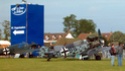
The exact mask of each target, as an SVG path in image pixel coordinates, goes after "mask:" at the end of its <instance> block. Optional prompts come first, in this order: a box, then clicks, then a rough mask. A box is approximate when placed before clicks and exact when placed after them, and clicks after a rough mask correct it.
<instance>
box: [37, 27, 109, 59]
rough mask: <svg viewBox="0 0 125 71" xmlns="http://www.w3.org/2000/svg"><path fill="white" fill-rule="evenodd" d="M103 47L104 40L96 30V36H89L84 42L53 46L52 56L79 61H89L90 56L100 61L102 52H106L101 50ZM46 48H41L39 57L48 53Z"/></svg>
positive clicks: (78, 41)
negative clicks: (77, 59)
mask: <svg viewBox="0 0 125 71" xmlns="http://www.w3.org/2000/svg"><path fill="white" fill-rule="evenodd" d="M103 45H104V40H103V39H102V36H101V32H100V29H99V30H98V35H90V36H88V37H87V38H86V40H77V41H75V42H72V43H69V44H65V43H64V45H60V46H54V50H55V52H54V54H55V56H57V57H60V56H62V55H63V56H64V58H66V57H72V58H79V59H89V58H90V57H91V56H95V59H96V60H101V56H102V53H101V52H102V51H103V50H107V49H106V48H102V46H103ZM48 49H49V48H47V47H44V48H41V50H40V52H39V53H40V55H41V57H43V56H44V54H45V53H48Z"/></svg>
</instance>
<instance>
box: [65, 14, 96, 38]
mask: <svg viewBox="0 0 125 71" xmlns="http://www.w3.org/2000/svg"><path fill="white" fill-rule="evenodd" d="M63 24H64V32H69V31H70V33H72V35H73V36H74V37H77V36H78V35H79V34H80V33H90V32H91V33H93V32H95V28H96V24H95V23H94V22H93V21H92V20H88V19H80V20H77V19H76V16H75V15H73V14H71V15H70V16H66V17H64V22H63Z"/></svg>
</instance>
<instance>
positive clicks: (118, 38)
mask: <svg viewBox="0 0 125 71" xmlns="http://www.w3.org/2000/svg"><path fill="white" fill-rule="evenodd" d="M124 39H125V35H124V34H123V33H122V32H120V31H116V32H114V33H113V34H112V36H111V37H110V42H123V41H124Z"/></svg>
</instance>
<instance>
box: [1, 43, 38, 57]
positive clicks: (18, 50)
mask: <svg viewBox="0 0 125 71" xmlns="http://www.w3.org/2000/svg"><path fill="white" fill-rule="evenodd" d="M36 46H37V45H36V44H28V43H25V42H22V43H19V44H15V45H11V46H9V47H6V48H0V54H1V55H15V54H20V55H23V54H25V53H30V52H33V51H35V50H38V49H34V48H35V47H36Z"/></svg>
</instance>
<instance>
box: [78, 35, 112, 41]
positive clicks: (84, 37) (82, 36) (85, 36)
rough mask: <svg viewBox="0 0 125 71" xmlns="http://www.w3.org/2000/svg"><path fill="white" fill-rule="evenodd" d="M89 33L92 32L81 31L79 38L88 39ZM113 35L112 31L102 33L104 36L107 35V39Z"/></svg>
mask: <svg viewBox="0 0 125 71" xmlns="http://www.w3.org/2000/svg"><path fill="white" fill-rule="evenodd" d="M88 35H90V33H81V34H80V35H79V36H78V38H79V39H82V40H83V39H86V38H87V36H88ZM111 35H112V33H102V36H103V37H105V38H106V39H107V40H109V39H110V37H111Z"/></svg>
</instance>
